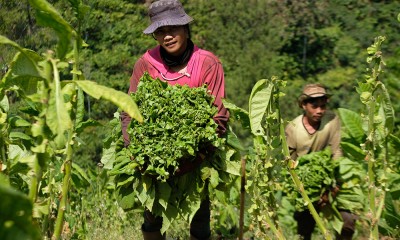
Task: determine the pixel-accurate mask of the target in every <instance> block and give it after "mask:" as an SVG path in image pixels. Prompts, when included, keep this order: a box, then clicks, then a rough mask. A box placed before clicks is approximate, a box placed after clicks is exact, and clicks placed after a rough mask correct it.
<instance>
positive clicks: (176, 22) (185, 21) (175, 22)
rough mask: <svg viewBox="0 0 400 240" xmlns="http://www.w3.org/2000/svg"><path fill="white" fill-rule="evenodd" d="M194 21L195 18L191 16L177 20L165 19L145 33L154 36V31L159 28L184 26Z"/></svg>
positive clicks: (148, 28) (157, 22)
mask: <svg viewBox="0 0 400 240" xmlns="http://www.w3.org/2000/svg"><path fill="white" fill-rule="evenodd" d="M192 21H193V18H192V17H190V16H189V15H184V16H181V17H177V18H170V19H164V20H160V21H155V22H153V23H152V24H150V26H148V27H147V28H146V29H145V30H144V31H143V33H144V34H152V33H154V31H156V30H157V28H159V27H164V26H182V25H186V24H189V23H191V22H192Z"/></svg>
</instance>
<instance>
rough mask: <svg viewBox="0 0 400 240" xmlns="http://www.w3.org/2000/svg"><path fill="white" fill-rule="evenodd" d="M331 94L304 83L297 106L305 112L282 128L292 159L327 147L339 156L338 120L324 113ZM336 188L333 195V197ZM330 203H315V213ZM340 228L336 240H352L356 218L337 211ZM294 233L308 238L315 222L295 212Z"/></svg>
mask: <svg viewBox="0 0 400 240" xmlns="http://www.w3.org/2000/svg"><path fill="white" fill-rule="evenodd" d="M329 97H330V95H329V94H327V92H326V89H325V87H324V86H323V85H321V84H307V85H305V86H304V88H303V92H302V94H301V95H300V97H299V99H298V105H299V107H300V108H302V109H303V110H304V113H303V114H302V115H300V116H298V117H296V118H295V119H294V120H292V121H291V122H290V123H289V124H288V126H287V127H286V129H285V133H286V138H287V144H288V147H289V152H290V155H291V157H292V159H293V160H296V159H297V158H298V157H300V156H303V155H305V154H308V153H311V152H317V151H321V150H323V149H325V148H326V147H330V148H331V151H332V158H333V159H337V158H339V157H341V156H342V150H341V148H340V121H339V118H338V117H337V116H336V115H335V114H334V113H333V112H331V111H327V103H328V100H329ZM337 191H338V188H337V189H335V190H334V191H333V192H332V195H335V194H336V193H337ZM326 204H329V200H328V198H327V196H323V197H322V198H321V200H320V201H319V202H318V203H316V205H317V210H320V209H321V208H322V207H323V206H325V205H326ZM340 214H341V215H342V218H343V222H344V224H343V227H342V232H341V234H340V236H338V237H337V239H352V236H353V233H354V230H355V217H354V216H353V215H352V214H351V213H349V212H348V211H340ZM294 218H295V220H296V221H297V233H298V234H299V235H301V236H302V237H303V239H306V240H307V239H311V235H312V232H313V230H314V228H315V224H316V223H315V220H314V218H313V217H312V215H311V213H310V212H309V211H308V210H306V211H303V212H295V215H294Z"/></svg>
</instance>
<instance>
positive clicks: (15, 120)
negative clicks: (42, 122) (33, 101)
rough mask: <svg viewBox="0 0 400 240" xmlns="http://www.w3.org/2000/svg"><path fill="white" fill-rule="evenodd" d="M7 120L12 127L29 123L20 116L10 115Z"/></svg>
mask: <svg viewBox="0 0 400 240" xmlns="http://www.w3.org/2000/svg"><path fill="white" fill-rule="evenodd" d="M8 122H9V123H10V125H11V126H13V127H29V126H31V123H30V122H28V121H26V120H25V119H23V118H21V117H20V116H17V115H15V116H10V117H9V119H8Z"/></svg>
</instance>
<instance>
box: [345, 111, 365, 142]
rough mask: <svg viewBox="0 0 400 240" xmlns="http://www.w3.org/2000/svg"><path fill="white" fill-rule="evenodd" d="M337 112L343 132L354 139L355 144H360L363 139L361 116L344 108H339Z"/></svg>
mask: <svg viewBox="0 0 400 240" xmlns="http://www.w3.org/2000/svg"><path fill="white" fill-rule="evenodd" d="M338 111H339V116H340V120H341V124H342V127H343V128H344V131H346V132H347V133H348V135H350V136H351V137H352V138H353V139H355V140H356V142H357V143H361V142H362V139H363V138H364V137H365V133H364V130H363V128H362V125H363V122H362V119H361V116H360V115H359V114H358V113H356V112H353V111H351V110H348V109H345V108H339V109H338Z"/></svg>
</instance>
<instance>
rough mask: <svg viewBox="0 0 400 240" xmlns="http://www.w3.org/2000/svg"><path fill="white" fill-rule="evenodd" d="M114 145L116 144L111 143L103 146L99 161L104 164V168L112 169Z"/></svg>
mask: <svg viewBox="0 0 400 240" xmlns="http://www.w3.org/2000/svg"><path fill="white" fill-rule="evenodd" d="M115 146H116V144H115V143H114V142H113V143H111V145H110V147H109V148H103V154H102V155H101V160H100V162H101V163H102V164H103V165H104V166H103V167H104V169H112V168H113V165H114V161H115Z"/></svg>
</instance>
